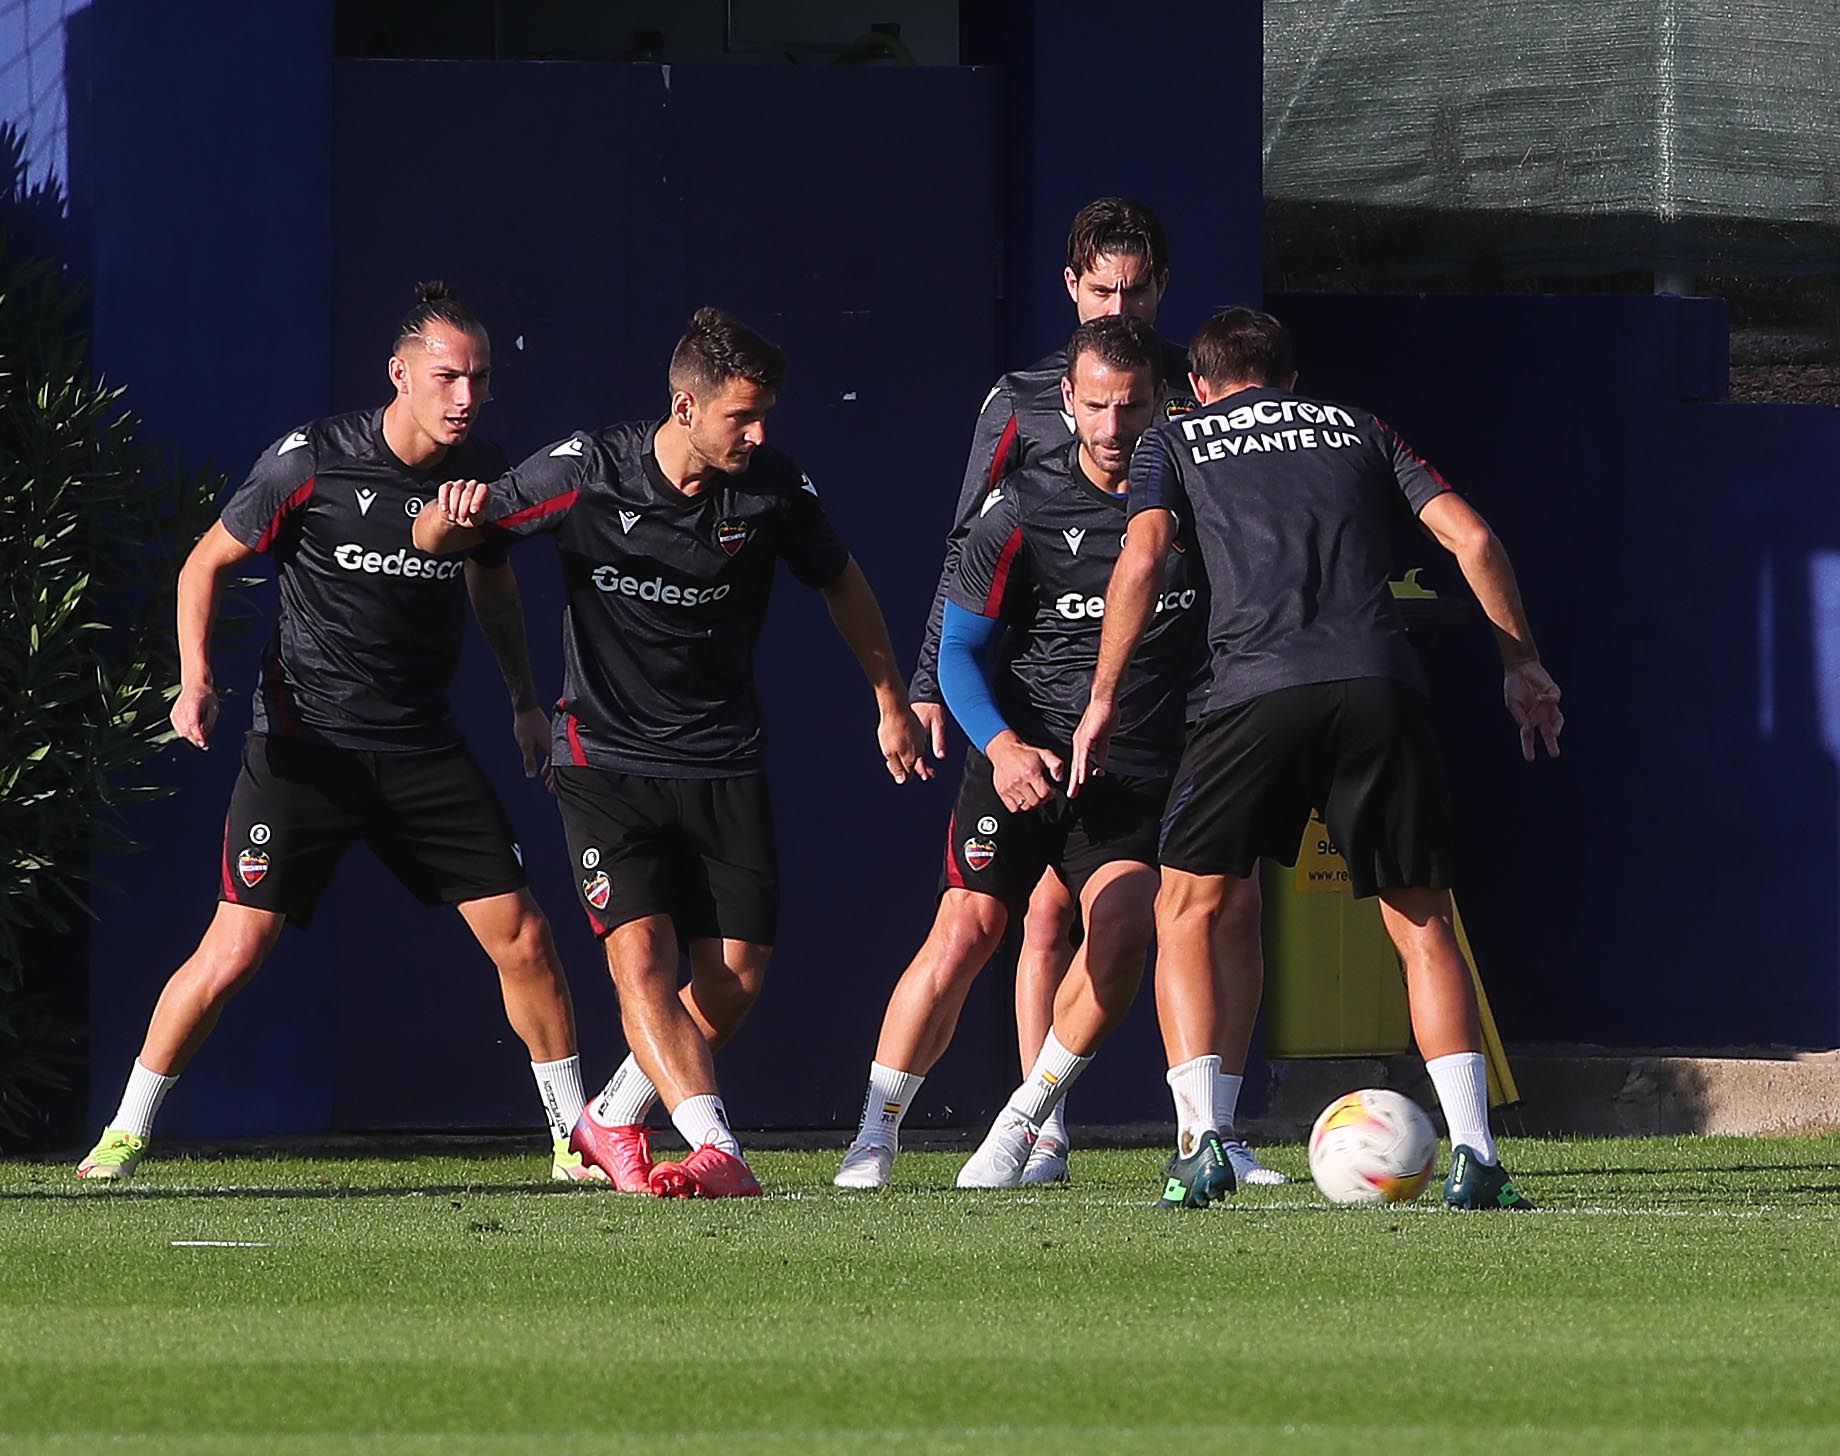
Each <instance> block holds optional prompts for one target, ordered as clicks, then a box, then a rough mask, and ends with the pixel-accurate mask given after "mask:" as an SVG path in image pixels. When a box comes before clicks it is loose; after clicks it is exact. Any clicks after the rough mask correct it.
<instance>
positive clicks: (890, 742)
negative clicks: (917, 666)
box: [875, 704, 933, 784]
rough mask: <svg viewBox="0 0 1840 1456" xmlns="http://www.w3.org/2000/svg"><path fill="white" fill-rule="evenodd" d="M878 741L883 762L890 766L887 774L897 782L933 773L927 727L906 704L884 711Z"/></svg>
mask: <svg viewBox="0 0 1840 1456" xmlns="http://www.w3.org/2000/svg"><path fill="white" fill-rule="evenodd" d="M875 742H876V745H877V746H878V747H879V748H880V749H881V750H882V762H883V763H885V764H887V765H888V777H889V778H891V779H893V780H894V781H895V782H896V783H897V784H904V783H906V782H907V781H908V779H910V778H919V779H930V778H931V777H932V776H933V767H932V765H931V764H929V763H928V762H927V761H926V729H925V728H923V727H922V726H921V724H920V719H919V717H918V716H917V715H916V714H915V712H914V710H913V709H912V708H910V707H908V706H907V705H906V704H903V705H902V706H901V707H900V708H898V709H895V710H892V711H889V712H885V713H883V714H882V721H881V722H880V723H879V724H877V725H876V729H875Z"/></svg>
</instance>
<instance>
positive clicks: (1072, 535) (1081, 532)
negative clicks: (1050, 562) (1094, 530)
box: [1061, 526, 1086, 556]
mask: <svg viewBox="0 0 1840 1456" xmlns="http://www.w3.org/2000/svg"><path fill="white" fill-rule="evenodd" d="M1061 535H1062V536H1064V537H1065V538H1066V540H1067V549H1068V550H1069V551H1071V552H1072V553H1073V554H1074V555H1075V556H1078V555H1079V554H1080V542H1082V541H1084V540H1085V539H1086V530H1085V528H1084V527H1082V526H1073V527H1069V528H1068V529H1067V530H1065V531H1062V532H1061Z"/></svg>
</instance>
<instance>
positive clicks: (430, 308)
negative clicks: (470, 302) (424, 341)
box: [390, 278, 486, 354]
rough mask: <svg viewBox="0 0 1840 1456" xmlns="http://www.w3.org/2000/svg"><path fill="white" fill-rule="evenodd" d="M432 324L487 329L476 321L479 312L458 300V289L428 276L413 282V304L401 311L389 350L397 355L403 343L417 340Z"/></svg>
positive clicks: (463, 329) (473, 331) (469, 330)
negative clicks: (421, 281) (414, 283)
mask: <svg viewBox="0 0 1840 1456" xmlns="http://www.w3.org/2000/svg"><path fill="white" fill-rule="evenodd" d="M432 323H443V324H448V325H451V326H452V327H453V328H456V329H459V330H460V331H461V332H462V333H466V334H483V333H485V331H486V326H485V325H484V324H482V323H480V322H479V315H478V314H476V313H474V312H473V311H472V309H470V308H468V307H467V306H466V305H465V304H464V303H462V302H461V301H460V293H459V290H458V289H455V288H453V287H451V286H450V285H448V284H446V283H443V282H442V281H441V280H440V279H439V278H431V279H429V280H428V281H427V282H426V283H418V284H416V285H415V307H414V308H412V309H410V310H409V311H408V312H407V313H406V314H404V315H403V316H402V322H401V323H399V324H398V325H397V326H396V342H395V343H394V344H392V345H391V346H390V352H391V353H392V354H400V353H401V352H402V347H403V345H404V344H406V343H408V342H409V340H411V339H419V338H420V337H421V336H422V335H423V334H424V333H425V332H427V329H428V325H430V324H432Z"/></svg>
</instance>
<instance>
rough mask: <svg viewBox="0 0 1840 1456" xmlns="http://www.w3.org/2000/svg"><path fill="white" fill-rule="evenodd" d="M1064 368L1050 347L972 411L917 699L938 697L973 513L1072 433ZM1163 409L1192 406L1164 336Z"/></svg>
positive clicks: (1184, 374)
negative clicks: (944, 626)
mask: <svg viewBox="0 0 1840 1456" xmlns="http://www.w3.org/2000/svg"><path fill="white" fill-rule="evenodd" d="M1066 373H1067V351H1066V350H1065V349H1056V350H1055V351H1054V352H1053V353H1052V354H1049V355H1048V356H1047V357H1046V358H1043V359H1037V360H1036V361H1035V362H1034V363H1033V364H1031V365H1029V367H1028V368H1027V369H1018V370H1016V371H1015V372H1014V373H1011V374H1005V375H1004V376H1003V377H1002V378H1001V379H999V380H998V381H997V382H996V383H995V384H993V385H992V386H991V387H990V393H989V394H987V395H985V396H984V403H983V406H982V407H981V408H980V409H979V410H978V418H977V426H976V428H975V429H973V431H972V433H971V455H970V457H969V459H967V460H966V462H965V478H964V480H963V481H962V482H961V483H960V484H959V488H958V510H957V513H956V514H955V515H954V516H953V517H952V530H951V533H950V534H949V535H948V536H947V537H946V559H945V565H944V566H943V567H942V568H941V570H940V573H939V584H938V585H937V586H935V587H934V588H933V605H932V607H931V609H930V610H929V612H928V615H927V620H926V636H925V637H924V638H923V639H922V640H921V643H920V660H919V662H918V663H917V664H916V665H915V667H914V680H913V685H912V687H911V688H910V689H909V696H910V697H912V698H913V700H914V701H915V702H917V703H937V702H939V701H940V700H941V699H940V696H939V679H938V677H937V675H936V674H937V669H938V663H939V626H940V622H941V621H942V620H943V616H944V612H945V601H946V592H947V589H948V588H949V587H950V586H951V584H952V577H953V575H954V573H956V571H957V570H958V553H959V547H960V544H961V543H962V542H963V541H964V539H965V533H966V532H967V531H969V530H970V529H971V523H972V522H973V521H974V520H976V519H977V513H978V511H979V510H980V509H981V508H982V507H983V504H984V498H985V496H987V495H988V494H989V493H990V490H991V487H992V486H994V485H996V484H997V482H998V481H1000V480H1002V479H1003V477H1004V476H1006V475H1008V474H1009V473H1010V472H1011V471H1013V470H1019V469H1021V468H1022V467H1023V466H1024V465H1027V464H1028V463H1029V462H1030V461H1031V460H1033V459H1035V458H1036V456H1038V455H1040V454H1042V453H1043V452H1045V451H1052V450H1058V449H1059V448H1060V447H1061V446H1063V445H1065V444H1066V443H1067V442H1068V441H1069V440H1071V439H1072V438H1073V416H1072V415H1070V414H1068V413H1067V412H1066V408H1065V401H1064V400H1063V399H1062V398H1061V379H1062V378H1063V377H1064V376H1065V375H1066ZM1163 387H1164V390H1165V391H1166V394H1165V397H1164V400H1163V414H1164V416H1165V417H1166V418H1169V419H1174V418H1176V417H1177V416H1179V415H1184V414H1187V413H1188V411H1190V410H1192V409H1193V408H1194V407H1195V397H1194V395H1192V394H1191V393H1190V392H1189V387H1188V353H1187V351H1186V350H1184V349H1183V348H1182V346H1181V345H1179V344H1171V343H1170V342H1168V340H1164V342H1163Z"/></svg>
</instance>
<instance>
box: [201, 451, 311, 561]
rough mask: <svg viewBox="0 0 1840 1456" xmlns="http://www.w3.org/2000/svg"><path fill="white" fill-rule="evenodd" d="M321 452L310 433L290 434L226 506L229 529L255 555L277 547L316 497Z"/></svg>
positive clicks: (259, 462)
mask: <svg viewBox="0 0 1840 1456" xmlns="http://www.w3.org/2000/svg"><path fill="white" fill-rule="evenodd" d="M316 469H317V451H316V450H315V448H314V444H313V439H312V436H311V435H310V434H309V432H308V431H306V430H304V429H301V430H290V431H288V433H287V434H285V435H283V436H282V437H281V438H280V439H279V440H277V441H276V442H275V443H274V444H273V445H270V446H269V447H268V449H266V450H264V451H263V452H262V454H261V456H260V458H258V459H257V461H256V463H255V465H254V466H253V467H252V468H251V469H250V472H249V478H248V479H247V480H245V481H244V482H243V483H242V484H241V485H239V486H238V487H237V488H236V490H235V491H234V492H233V493H232V494H231V496H230V499H229V500H227V501H225V502H224V508H223V511H222V513H221V515H220V517H219V519H221V520H222V521H223V523H224V529H225V530H226V531H228V532H229V533H230V534H231V535H232V536H234V537H236V539H237V540H239V541H241V542H242V543H243V544H244V545H245V546H247V547H248V548H249V549H250V550H251V551H267V550H269V549H270V548H271V547H273V546H274V544H275V541H276V539H277V538H278V537H279V536H280V534H281V530H282V527H284V526H285V525H286V524H287V522H288V519H289V517H291V516H292V515H293V514H294V513H295V512H296V511H298V510H299V509H300V508H301V507H302V506H304V505H305V504H306V503H307V502H308V501H309V500H310V499H312V496H313V475H314V471H315V470H316Z"/></svg>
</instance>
